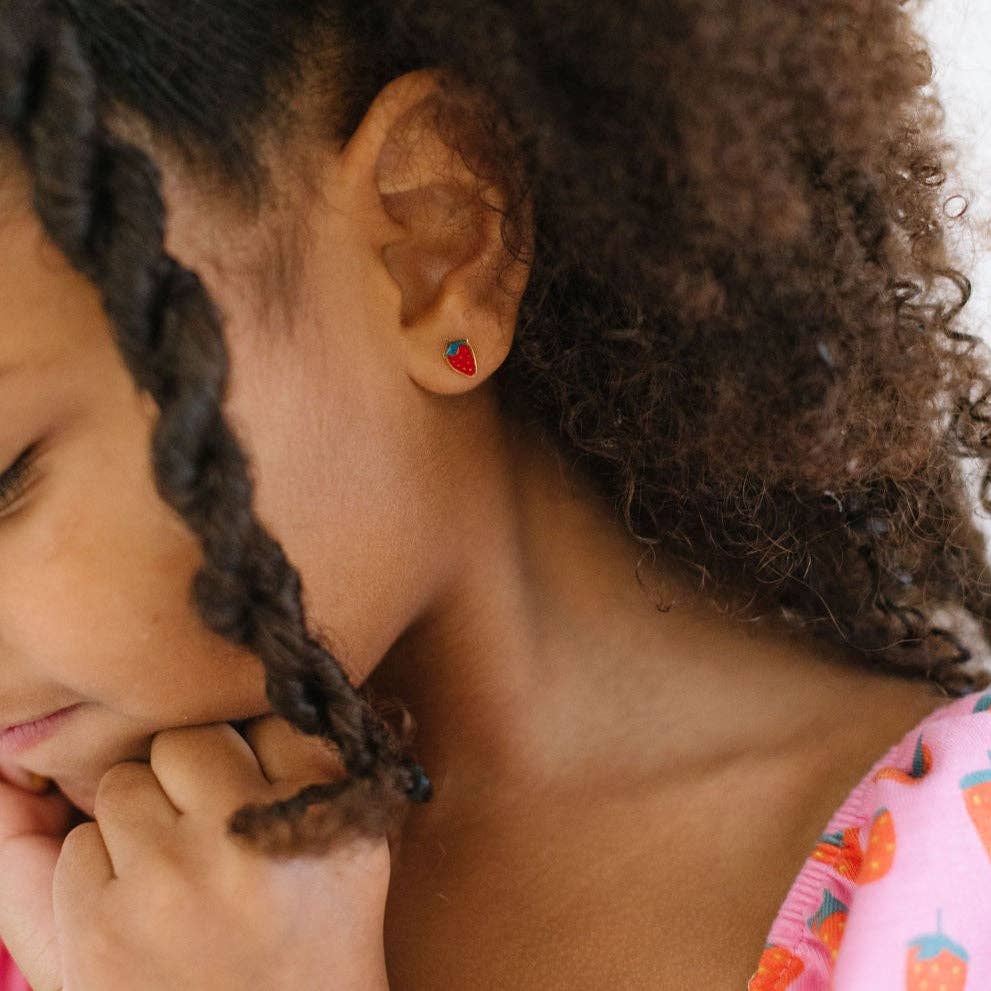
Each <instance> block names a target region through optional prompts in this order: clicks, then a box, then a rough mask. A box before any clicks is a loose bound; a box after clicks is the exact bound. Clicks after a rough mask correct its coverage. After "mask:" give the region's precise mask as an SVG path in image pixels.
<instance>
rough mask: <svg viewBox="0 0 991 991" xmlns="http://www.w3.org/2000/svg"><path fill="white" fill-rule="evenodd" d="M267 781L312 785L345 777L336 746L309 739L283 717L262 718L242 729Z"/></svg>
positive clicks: (314, 738) (316, 739)
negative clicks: (334, 747)
mask: <svg viewBox="0 0 991 991" xmlns="http://www.w3.org/2000/svg"><path fill="white" fill-rule="evenodd" d="M243 733H244V737H245V739H246V740H247V741H248V744H249V745H250V747H251V749H252V750H253V751H254V753H255V757H256V758H257V760H258V763H259V765H260V766H261V769H262V771H263V772H264V774H265V777H266V778H268V780H269V781H271V782H272V783H273V784H282V783H285V782H288V783H292V784H300V785H306V784H312V783H313V782H316V781H337V780H339V779H340V778H344V777H346V776H347V775H346V772H345V769H344V763H343V762H342V761H341V758H340V755H339V754H338V752H337V751H336V750H335V749H332V747H333V745H332V744H328V743H326V742H325V741H324V740H322V739H320V738H319V737H315V736H309V735H307V734H306V733H304V732H303V731H302V730H299V729H297V728H296V727H295V726H293V725H292V723H290V722H289V721H288V720H285V719H283V718H281V717H280V716H271V715H270V716H260V717H258V718H256V719H252V720H250V721H249V722H248V723H247V724H246V725H245V726H244V728H243Z"/></svg>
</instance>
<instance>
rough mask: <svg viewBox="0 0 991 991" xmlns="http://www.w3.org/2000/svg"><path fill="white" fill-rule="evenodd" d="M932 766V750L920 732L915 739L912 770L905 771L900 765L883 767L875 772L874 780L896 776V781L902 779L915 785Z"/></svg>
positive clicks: (905, 782)
mask: <svg viewBox="0 0 991 991" xmlns="http://www.w3.org/2000/svg"><path fill="white" fill-rule="evenodd" d="M932 766H933V755H932V750H930V749H929V744H927V743H923V742H922V734H921V733H920V734H919V738H918V739H917V740H916V741H915V752H914V753H913V755H912V767H911V770H908V771H903V770H902V769H901V768H900V767H882V768H881V769H880V770H878V771H876V772H875V774H874V777H873V780H874V781H878V780H880V779H881V778H894V780H895V781H901V782H903V783H904V784H907V785H915V784H918V783H919V782H920V781H921V780H922V779H923V778H924V777H925V776H926V775H927V774H928V773H929V772H930V770H932Z"/></svg>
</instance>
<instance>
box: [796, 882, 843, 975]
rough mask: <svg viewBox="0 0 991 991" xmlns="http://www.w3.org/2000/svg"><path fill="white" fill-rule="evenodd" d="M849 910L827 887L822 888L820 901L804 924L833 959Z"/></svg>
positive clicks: (838, 947) (841, 937) (837, 949)
mask: <svg viewBox="0 0 991 991" xmlns="http://www.w3.org/2000/svg"><path fill="white" fill-rule="evenodd" d="M848 912H849V910H848V909H847V906H846V905H844V904H843V902H841V901H840V900H839V898H837V897H836V895H834V894H833V893H832V892H831V891H830V890H829V889H828V888H823V889H822V901H821V902H819V907H818V908H817V909H816V910H815V914H814V915H810V916H809V917H808V918H807V919H806V920H805V924H806V925H807V926H808V927H809V930H810V931H811V932H812V933H814V934H815V935H816V936H818V937H819V939H820V940H821V941H822V944H823V946H825V947H826V948H827V949H828V950H829V952H830V954H831V956H832V958H833V960H835V959H836V954H837V953H838V952H839V949H840V942H841V941H842V939H843V930H844V928H846V918H847V915H848Z"/></svg>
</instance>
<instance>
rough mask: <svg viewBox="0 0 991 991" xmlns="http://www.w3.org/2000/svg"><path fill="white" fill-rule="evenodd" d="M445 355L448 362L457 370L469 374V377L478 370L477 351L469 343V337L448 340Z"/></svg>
mask: <svg viewBox="0 0 991 991" xmlns="http://www.w3.org/2000/svg"><path fill="white" fill-rule="evenodd" d="M444 357H445V358H446V359H447V363H448V364H449V365H450V366H451V368H453V369H454V370H455V371H456V372H460V373H461V374H462V375H467V376H469V378H470V377H471V376H472V375H474V374H475V372H476V371H477V370H478V369H477V366H476V364H475V352H474V351H473V350H472V348H471V345H470V344H469V343H468V338H467V337H462V338H461V339H460V340H457V341H448V342H447V347H446V348H444Z"/></svg>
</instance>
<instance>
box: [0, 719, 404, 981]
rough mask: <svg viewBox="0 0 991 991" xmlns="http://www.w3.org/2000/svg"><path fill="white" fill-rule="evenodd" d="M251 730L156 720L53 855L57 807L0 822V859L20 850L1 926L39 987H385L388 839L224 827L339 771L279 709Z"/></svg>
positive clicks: (7, 860)
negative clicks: (253, 845) (136, 752)
mask: <svg viewBox="0 0 991 991" xmlns="http://www.w3.org/2000/svg"><path fill="white" fill-rule="evenodd" d="M245 736H246V737H247V740H246V739H245V738H243V737H242V736H240V735H239V734H238V733H237V731H236V730H235V729H234V728H233V727H232V726H230V725H228V724H226V723H220V724H212V725H209V726H195V727H190V728H183V729H174V730H166V731H164V732H162V733H159V734H158V735H157V736H156V737H155V738H154V740H153V741H152V747H151V756H150V763H143V762H138V761H126V762H124V763H122V764H117V765H115V766H114V767H112V768H111V769H110V770H109V771H108V772H107V773H106V774H105V775H104V777H103V778H102V780H101V781H100V784H99V788H98V790H97V794H96V800H95V806H94V813H95V822H94V821H90V822H83V823H82V824H80V825H77V826H75V828H73V829H71V831H70V832H69V833H68V835H67V836H65V839H64V841H62V842H61V844H60V849H59V850H58V852H57V854H56V856H55V857H53V856H52V854H53V852H54V849H55V847H56V846H59V844H58V841H57V840H56V839H55V838H53V837H52V835H51V834H52V833H53V832H57V829H58V824H59V823H58V816H57V814H56V813H55V812H50V813H48V815H49V818H48V819H43V820H42V819H39V822H38V825H39V826H40V827H42V835H41V836H37V835H36V836H34V837H32V836H31V835H30V834H28V835H25V834H24V832H23V829H20V832H19V833H18V832H17V830H15V831H14V834H13V835H12V833H11V830H10V829H9V828H8V827H6V824H3V823H0V829H2V832H0V869H5V868H6V867H7V866H8V865H9V864H11V863H13V862H15V859H16V858H17V857H21V858H22V860H21V862H22V866H21V868H20V870H19V872H18V873H17V874H16V875H15V876H14V878H13V884H12V883H11V881H10V879H9V878H8V877H7V876H5V884H4V889H5V890H4V891H3V899H2V902H3V904H2V905H0V939H3V940H4V941H5V942H6V943H7V946H8V949H9V950H10V952H11V954H12V955H13V957H14V959H15V960H16V961H17V962H18V965H19V966H20V967H21V969H22V970H23V971H24V973H25V976H26V977H27V979H28V981H29V982H30V983H31V985H32V987H33V988H34V991H174V989H176V988H196V989H197V991H235V989H237V991H242V989H246V988H258V989H265V991H269V989H271V991H281V989H283V988H284V989H286V991H289V989H292V991H297V989H299V991H305V989H309V988H312V989H314V991H323V989H324V988H334V989H335V991H386V989H387V988H388V980H387V976H386V970H385V959H384V951H383V939H382V936H383V925H384V916H385V900H386V894H387V891H388V884H389V875H390V866H391V865H390V857H389V848H388V842H387V840H386V838H385V837H382V838H381V839H368V838H364V837H361V838H354V839H348V840H346V841H345V842H343V843H342V844H340V845H338V846H335V848H334V849H333V850H332V851H331V852H330V853H329V854H326V855H321V856H319V857H317V856H313V855H308V856H299V857H293V858H285V859H273V858H271V857H269V856H266V855H265V854H261V853H256V852H254V851H253V850H251V849H250V847H249V845H248V844H247V842H246V841H241V840H237V839H235V838H233V837H229V836H227V835H226V820H227V818H228V816H229V815H230V813H231V812H233V811H234V810H235V809H238V808H240V807H241V806H242V805H244V804H247V803H249V802H269V801H275V800H278V799H280V798H286V797H288V796H289V795H292V794H294V793H295V792H296V791H298V790H299V788H301V787H303V786H304V785H306V784H311V783H313V782H315V781H326V780H333V779H336V778H338V777H340V776H342V772H341V769H340V766H339V764H337V762H336V761H335V760H334V759H333V757H332V755H331V754H329V753H328V752H327V750H326V749H325V748H324V747H323V746H322V745H321V744H320V743H319V742H318V741H316V740H313V739H310V738H308V737H306V736H305V735H303V734H302V733H299V732H298V731H296V730H295V729H294V728H293V727H291V726H290V725H289V724H288V723H286V722H285V721H284V720H282V719H279V718H277V717H275V716H266V717H262V718H261V719H258V720H254V721H252V722H251V723H249V724H248V726H247V728H246V730H245ZM5 787H10V786H4V785H0V788H5ZM22 794H24V797H25V799H26V800H29V801H33V802H43V801H45V800H46V798H47V799H48V800H49V801H50V802H52V803H54V801H55V800H54V798H53V796H44V797H42V798H36V797H33V796H27V795H26V794H25V793H22ZM0 814H2V808H0ZM23 825H24V824H23V823H21V824H20V826H21V827H22V826H23ZM18 828H20V827H18ZM46 830H47V833H46V832H45V831H46ZM3 834H6V837H7V838H6V840H5V839H4V835H3ZM15 837H16V838H15ZM32 840H33V841H35V842H36V843H37V844H38V846H37V848H35V849H31V848H28V847H26V846H25V843H26V842H27V841H32ZM10 844H14V846H10ZM25 857H27V858H28V862H29V863H30V865H31V866H30V868H29V867H27V866H24V858H25ZM28 883H30V884H31V887H28V886H27V885H28ZM46 884H47V889H46V888H45V885H46ZM41 890H47V891H48V892H50V893H51V896H52V897H51V905H50V906H49V907H48V908H47V910H46V906H45V905H44V898H42V897H41V896H40V894H39V892H40V891H41ZM25 912H31V913H33V915H32V916H31V917H30V918H25V917H24V915H25Z"/></svg>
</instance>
